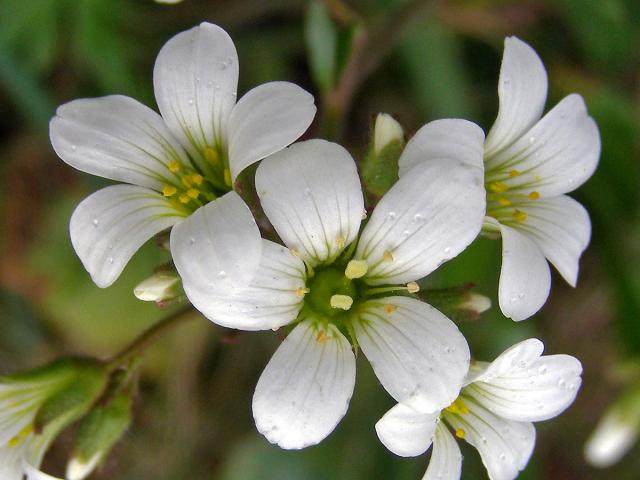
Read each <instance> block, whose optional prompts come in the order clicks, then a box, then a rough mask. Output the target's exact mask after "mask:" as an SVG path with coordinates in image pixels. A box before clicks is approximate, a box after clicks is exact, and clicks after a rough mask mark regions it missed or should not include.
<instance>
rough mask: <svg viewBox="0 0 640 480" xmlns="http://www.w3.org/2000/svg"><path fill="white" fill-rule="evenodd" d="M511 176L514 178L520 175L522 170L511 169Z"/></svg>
mask: <svg viewBox="0 0 640 480" xmlns="http://www.w3.org/2000/svg"><path fill="white" fill-rule="evenodd" d="M509 176H510V177H512V178H513V177H519V176H520V172H519V171H518V170H511V171H510V172H509Z"/></svg>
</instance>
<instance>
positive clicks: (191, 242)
mask: <svg viewBox="0 0 640 480" xmlns="http://www.w3.org/2000/svg"><path fill="white" fill-rule="evenodd" d="M194 243H196V239H195V238H193V237H191V238H189V245H193V244H194Z"/></svg>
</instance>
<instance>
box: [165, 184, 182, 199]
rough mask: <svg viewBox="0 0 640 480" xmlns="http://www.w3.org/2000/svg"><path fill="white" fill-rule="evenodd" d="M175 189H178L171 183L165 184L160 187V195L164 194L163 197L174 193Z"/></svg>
mask: <svg viewBox="0 0 640 480" xmlns="http://www.w3.org/2000/svg"><path fill="white" fill-rule="evenodd" d="M177 191H178V189H177V188H176V187H174V186H173V185H165V186H164V187H162V195H164V196H165V197H170V196H172V195H175V194H176V192H177Z"/></svg>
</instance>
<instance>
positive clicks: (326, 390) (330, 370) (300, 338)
mask: <svg viewBox="0 0 640 480" xmlns="http://www.w3.org/2000/svg"><path fill="white" fill-rule="evenodd" d="M321 332H324V333H321ZM355 378H356V362H355V357H354V355H353V352H352V351H351V345H350V344H349V341H348V340H347V339H346V338H345V337H344V335H342V333H340V331H339V330H338V329H337V328H336V327H335V326H334V325H331V324H330V325H328V326H327V327H322V326H319V325H314V324H313V323H312V322H311V321H309V320H307V321H304V322H302V323H300V324H299V325H298V326H296V328H294V329H293V331H292V332H291V333H290V334H289V335H288V336H287V338H286V339H285V340H284V342H283V343H282V345H280V347H279V348H278V350H277V351H276V353H275V354H274V355H273V357H272V358H271V360H270V361H269V363H268V365H267V366H266V368H265V369H264V372H262V375H261V376H260V380H259V381H258V385H257V386H256V391H255V394H254V396H253V417H254V418H255V421H256V427H257V428H258V431H259V432H260V433H262V434H263V435H264V436H265V437H267V440H269V441H270V442H271V443H275V444H278V445H279V446H280V447H282V448H286V449H299V448H304V447H308V446H310V445H315V444H316V443H318V442H320V441H321V440H323V439H324V438H325V437H326V436H327V435H329V434H330V433H331V432H332V431H333V429H334V428H335V427H336V425H337V424H338V422H339V421H340V419H341V418H342V417H343V416H344V415H345V413H346V412H347V408H348V406H349V400H350V398H351V395H352V393H353V387H354V384H355Z"/></svg>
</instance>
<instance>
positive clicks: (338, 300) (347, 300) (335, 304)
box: [329, 295, 353, 310]
mask: <svg viewBox="0 0 640 480" xmlns="http://www.w3.org/2000/svg"><path fill="white" fill-rule="evenodd" d="M329 305H331V307H332V308H339V309H340V310H349V309H350V308H351V305H353V298H351V297H350V296H349V295H333V296H332V297H331V300H329Z"/></svg>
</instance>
